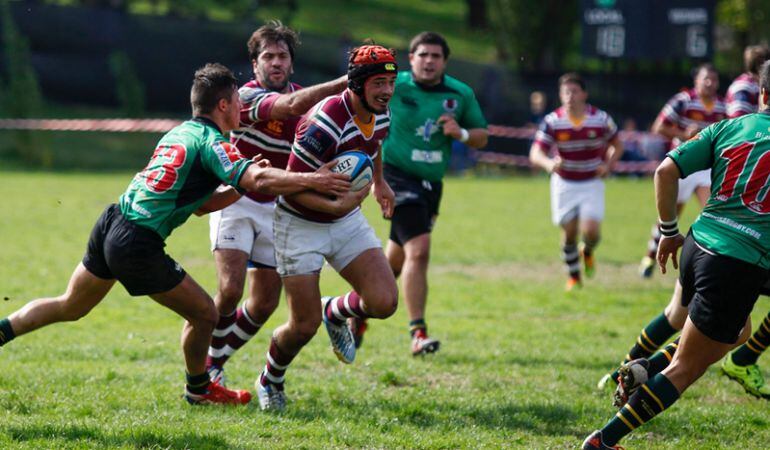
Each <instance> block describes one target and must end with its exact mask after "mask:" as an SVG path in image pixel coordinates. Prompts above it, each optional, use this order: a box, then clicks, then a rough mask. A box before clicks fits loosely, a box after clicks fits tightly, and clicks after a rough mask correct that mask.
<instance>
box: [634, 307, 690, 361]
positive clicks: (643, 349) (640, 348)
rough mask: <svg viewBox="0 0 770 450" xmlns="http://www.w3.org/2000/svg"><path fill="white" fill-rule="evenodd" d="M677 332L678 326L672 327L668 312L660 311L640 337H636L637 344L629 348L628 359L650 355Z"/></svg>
mask: <svg viewBox="0 0 770 450" xmlns="http://www.w3.org/2000/svg"><path fill="white" fill-rule="evenodd" d="M676 332H677V330H676V328H674V327H672V326H671V324H670V323H669V322H668V319H667V318H666V314H665V313H660V315H659V316H658V317H656V318H654V319H652V321H651V322H650V323H649V324H647V326H646V327H644V329H643V330H642V332H641V333H640V334H639V337H638V338H636V344H634V346H633V347H631V350H629V352H628V355H627V356H626V360H627V361H632V360H634V359H638V358H647V357H649V356H650V355H652V354H653V353H655V352H656V351H657V350H658V348H660V346H661V345H663V343H665V342H666V341H667V340H669V338H670V337H671V336H673V335H674V334H676Z"/></svg>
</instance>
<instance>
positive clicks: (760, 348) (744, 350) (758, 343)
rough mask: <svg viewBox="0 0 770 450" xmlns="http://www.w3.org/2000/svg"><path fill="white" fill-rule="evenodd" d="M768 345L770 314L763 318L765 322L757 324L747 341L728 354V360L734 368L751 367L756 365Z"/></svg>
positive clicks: (769, 343)
mask: <svg viewBox="0 0 770 450" xmlns="http://www.w3.org/2000/svg"><path fill="white" fill-rule="evenodd" d="M768 345H770V313H768V314H767V316H765V320H763V321H762V323H761V324H759V327H758V328H757V331H755V332H754V334H752V335H751V337H750V338H749V340H748V341H746V343H745V344H743V345H741V346H740V347H738V349H737V350H735V351H734V352H732V353H731V354H730V358H731V359H732V360H733V363H734V364H735V365H736V366H751V365H753V364H756V363H757V360H758V359H759V357H760V356H762V353H763V352H764V351H765V350H767V346H768Z"/></svg>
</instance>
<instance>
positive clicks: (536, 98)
mask: <svg viewBox="0 0 770 450" xmlns="http://www.w3.org/2000/svg"><path fill="white" fill-rule="evenodd" d="M547 106H548V98H547V97H546V96H545V93H544V92H543V91H532V93H531V94H529V122H527V124H526V125H525V127H527V128H534V129H537V127H538V125H540V122H542V121H543V119H544V118H545V114H546V108H547Z"/></svg>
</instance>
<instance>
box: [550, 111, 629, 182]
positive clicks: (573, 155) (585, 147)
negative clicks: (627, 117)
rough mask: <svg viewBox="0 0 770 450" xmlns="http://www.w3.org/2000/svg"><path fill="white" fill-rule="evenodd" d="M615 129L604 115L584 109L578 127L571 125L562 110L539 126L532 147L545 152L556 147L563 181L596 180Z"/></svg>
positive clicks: (616, 128) (607, 115)
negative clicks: (560, 161)
mask: <svg viewBox="0 0 770 450" xmlns="http://www.w3.org/2000/svg"><path fill="white" fill-rule="evenodd" d="M617 132H618V127H617V126H616V125H615V122H614V121H613V120H612V117H610V116H609V114H607V113H606V112H604V111H602V110H601V109H598V108H596V107H594V106H592V105H586V109H585V115H584V117H583V119H582V120H581V121H580V122H579V123H575V122H573V121H572V120H571V119H570V117H569V114H568V113H567V110H566V109H565V108H564V107H563V106H562V107H560V108H558V109H557V110H555V111H553V112H551V113H550V114H548V115H547V116H545V119H543V121H542V122H541V123H540V128H539V129H538V130H537V133H536V134H535V144H538V145H540V146H541V147H542V148H544V149H551V147H553V146H555V147H556V151H557V152H558V154H559V157H560V158H561V159H562V164H561V167H560V168H559V169H558V170H557V173H558V174H559V176H561V177H562V178H564V179H566V180H573V181H582V180H589V179H592V178H594V177H596V169H597V168H598V167H599V165H600V164H602V162H603V161H604V156H605V153H606V152H607V144H608V142H609V141H611V140H612V139H613V138H614V137H615V135H617Z"/></svg>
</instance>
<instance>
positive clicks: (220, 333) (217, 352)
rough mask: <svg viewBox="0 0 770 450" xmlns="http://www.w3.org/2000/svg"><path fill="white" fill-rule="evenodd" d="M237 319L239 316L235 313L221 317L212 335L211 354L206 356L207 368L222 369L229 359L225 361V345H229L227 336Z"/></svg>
mask: <svg viewBox="0 0 770 450" xmlns="http://www.w3.org/2000/svg"><path fill="white" fill-rule="evenodd" d="M236 319H237V314H236V312H235V311H233V312H231V313H230V314H227V315H220V316H219V322H218V323H217V326H216V327H215V328H214V332H213V333H212V334H211V345H210V346H209V354H208V356H206V367H211V366H220V367H221V366H222V364H224V361H226V360H227V357H224V359H223V355H224V350H225V345H227V335H228V334H229V333H230V329H231V327H232V326H233V324H234V323H235V320H236Z"/></svg>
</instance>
